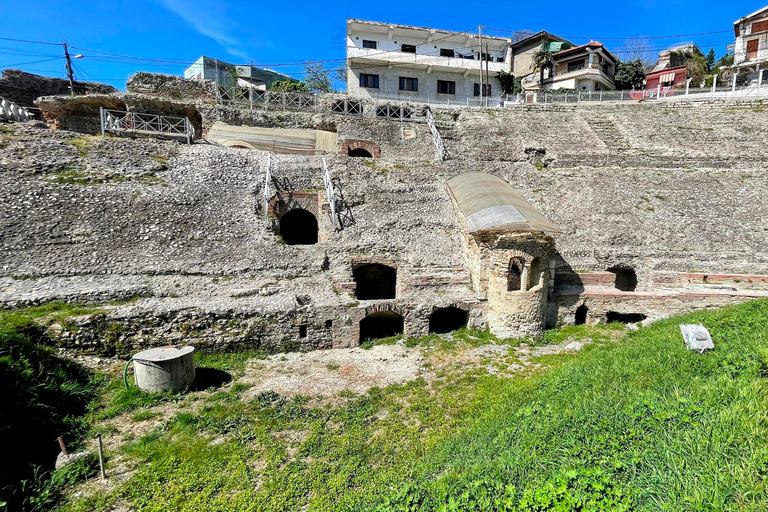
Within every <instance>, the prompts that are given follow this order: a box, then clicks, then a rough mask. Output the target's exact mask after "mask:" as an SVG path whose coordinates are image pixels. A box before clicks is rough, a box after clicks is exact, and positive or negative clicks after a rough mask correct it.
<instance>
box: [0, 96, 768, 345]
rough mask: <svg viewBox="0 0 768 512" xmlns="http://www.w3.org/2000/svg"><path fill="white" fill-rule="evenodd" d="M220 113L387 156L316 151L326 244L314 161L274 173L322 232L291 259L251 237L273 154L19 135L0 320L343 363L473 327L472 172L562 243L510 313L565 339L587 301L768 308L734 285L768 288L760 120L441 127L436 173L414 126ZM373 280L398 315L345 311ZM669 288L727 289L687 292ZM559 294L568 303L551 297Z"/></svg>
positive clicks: (99, 339)
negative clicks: (397, 332)
mask: <svg viewBox="0 0 768 512" xmlns="http://www.w3.org/2000/svg"><path fill="white" fill-rule="evenodd" d="M205 108H210V109H214V107H212V106H208V107H205ZM215 110H216V112H215V113H216V114H217V115H218V117H216V118H217V119H220V118H222V117H225V118H228V119H230V120H231V121H232V122H237V123H243V124H248V123H253V124H254V125H259V126H274V127H284V126H285V127H290V126H296V127H312V128H318V127H319V126H324V127H325V128H326V129H333V130H335V131H336V132H337V134H338V137H339V138H340V139H360V140H370V141H373V142H375V143H376V144H378V145H379V146H380V148H381V156H382V158H381V159H375V160H372V159H359V158H350V157H348V156H346V155H342V154H335V155H326V160H327V162H328V166H329V170H330V174H331V176H332V178H333V179H334V180H335V181H336V182H337V183H338V187H339V188H338V191H339V193H340V195H341V196H342V197H343V207H342V208H341V211H340V218H341V221H342V222H341V226H342V227H341V229H340V230H338V231H335V230H334V229H333V228H332V227H330V226H331V222H330V218H329V210H328V208H327V204H325V202H324V201H325V199H324V197H325V196H324V194H325V190H324V186H323V182H322V178H321V173H320V168H321V164H320V157H312V156H291V155H279V156H277V157H275V156H273V161H274V162H275V165H274V168H273V181H272V183H273V185H274V187H275V190H280V191H282V192H286V191H294V192H296V194H295V196H296V197H307V194H309V195H311V194H314V197H317V198H318V201H317V216H318V220H319V221H320V224H321V226H325V227H324V228H323V230H324V231H323V236H322V237H321V241H320V243H318V244H317V245H312V246H286V245H284V244H283V243H282V242H281V239H280V237H279V235H278V234H277V232H276V227H277V226H279V224H278V221H279V219H276V218H273V219H270V222H268V223H266V224H265V223H264V221H263V212H262V210H261V208H262V206H261V204H262V202H261V192H262V190H263V184H264V177H265V175H264V172H265V164H266V159H267V154H266V153H265V152H261V151H257V150H238V149H232V148H223V147H218V146H214V145H209V144H204V143H199V144H193V145H191V146H186V145H180V144H177V143H173V142H163V141H156V140H144V139H142V140H129V139H120V138H107V139H101V138H99V137H83V136H82V135H81V134H78V133H71V132H67V131H66V130H63V129H62V130H58V131H52V130H46V129H42V128H37V127H34V126H22V125H15V126H14V127H13V128H14V130H15V133H14V134H13V135H12V136H9V137H6V139H5V140H6V146H5V148H4V149H3V151H2V153H0V203H1V204H2V205H3V206H4V215H2V216H0V233H2V237H0V302H1V303H2V304H3V305H4V306H6V307H13V306H20V305H27V304H39V303H42V302H45V301H48V300H54V299H66V300H70V301H81V300H82V301H86V302H99V303H104V302H109V301H110V300H114V299H127V298H129V297H132V296H139V298H138V299H137V300H136V301H132V302H126V303H124V304H122V305H119V306H116V307H115V308H114V309H110V310H109V311H108V312H107V313H106V314H105V315H106V316H105V317H104V319H103V320H104V321H106V322H107V323H106V327H109V326H110V325H112V324H115V325H117V324H119V325H124V326H125V327H124V328H121V327H109V328H110V329H112V330H115V331H117V330H119V331H120V336H122V338H118V339H122V342H123V343H124V344H125V345H126V346H127V347H129V348H127V349H126V350H132V349H134V348H140V347H142V346H150V345H159V344H165V342H166V341H168V340H174V341H176V340H189V341H190V342H193V343H195V344H200V345H201V346H203V345H204V346H212V347H215V348H221V349H224V348H227V347H236V346H241V345H248V346H259V347H267V348H270V349H276V348H277V347H286V348H295V347H297V346H298V347H301V348H309V347H328V346H331V345H333V346H351V345H354V344H356V343H359V321H360V320H361V319H362V318H364V317H365V316H366V315H367V314H371V313H372V312H375V311H379V310H381V309H382V308H393V310H397V311H400V312H401V313H402V314H403V316H404V317H405V332H406V334H408V335H418V334H423V333H425V330H426V329H427V328H428V319H429V315H430V314H431V313H432V311H434V310H435V308H440V307H447V306H452V305H453V306H457V307H460V308H461V309H465V310H467V311H470V318H471V320H470V321H471V322H472V323H471V325H474V326H486V325H488V324H489V321H490V319H491V318H492V317H493V315H492V314H491V312H490V311H489V302H490V299H489V296H488V295H487V294H488V291H489V290H488V289H487V288H486V289H485V290H484V289H483V288H482V286H478V285H477V283H474V284H473V275H474V274H475V273H477V272H481V273H482V272H488V271H489V270H490V269H491V268H492V267H493V266H492V265H491V264H490V261H491V259H490V256H489V258H486V259H485V261H486V262H487V264H486V267H483V264H482V263H481V262H480V261H481V259H480V258H478V259H477V261H478V262H480V263H473V261H475V260H473V259H472V258H470V257H468V256H469V254H470V253H469V251H468V249H462V243H463V240H464V239H465V237H464V234H463V232H462V228H461V224H460V223H459V222H458V220H457V217H456V214H455V212H454V210H453V207H452V204H451V201H450V198H449V195H448V192H447V190H446V187H445V181H446V180H447V179H448V178H450V177H451V176H453V175H455V174H458V173H461V172H465V171H470V170H471V171H480V172H488V173H491V174H495V175H497V176H500V177H501V178H503V179H504V180H506V181H507V182H509V183H510V184H511V185H512V186H513V187H515V188H516V189H517V190H518V191H520V193H521V194H522V195H523V196H524V197H525V198H526V199H527V200H528V201H529V202H531V203H532V204H533V205H534V206H535V207H536V208H538V209H539V210H540V211H542V212H543V213H544V214H545V215H546V216H547V218H549V219H550V220H551V221H553V222H555V223H556V224H557V225H558V226H560V228H561V230H562V233H559V234H556V235H555V236H554V243H555V246H554V248H555V250H556V253H554V254H553V255H552V257H551V261H552V262H556V265H557V268H556V269H552V268H551V267H547V266H546V265H545V272H548V277H547V276H545V277H544V278H543V279H542V281H547V279H548V278H549V281H550V284H549V287H550V288H551V287H554V288H553V290H554V293H553V294H551V295H550V296H549V297H547V298H546V299H542V295H536V293H535V291H534V293H533V294H532V295H531V297H530V298H531V300H530V301H528V302H526V304H528V305H527V306H525V307H524V308H523V310H525V311H534V312H535V311H536V308H538V307H539V305H540V304H542V302H540V301H541V300H546V301H547V304H548V307H547V313H546V316H547V318H548V320H547V321H548V323H549V325H555V324H557V323H558V322H559V323H569V322H573V321H574V318H573V314H574V312H575V308H577V307H578V306H579V301H582V302H583V301H586V300H590V301H592V302H591V304H592V306H591V307H590V311H591V313H590V315H591V316H590V318H591V319H592V320H591V321H594V320H598V319H604V318H606V315H607V313H608V312H610V311H614V312H618V313H643V314H646V315H647V316H648V318H656V317H659V316H662V315H664V314H672V313H675V312H681V311H686V310H691V309H695V308H699V307H711V306H714V305H720V304H726V303H733V302H738V301H741V300H747V299H749V298H753V297H757V296H763V295H764V294H765V293H766V291H765V290H764V289H762V288H761V287H760V286H758V285H757V284H752V285H749V286H750V287H751V288H749V287H748V285H747V277H746V276H752V282H753V283H757V281H759V280H761V279H762V278H758V277H757V276H765V275H767V274H768V226H766V223H765V222H764V219H765V218H766V214H768V202H766V200H765V198H766V197H768V184H767V183H766V181H765V179H764V176H763V174H764V169H765V167H766V163H768V155H765V153H764V151H763V149H764V148H765V147H766V144H767V143H768V123H766V122H765V121H766V109H765V108H764V107H763V106H762V105H756V104H751V103H747V104H743V103H727V104H724V105H720V104H716V103H704V104H680V106H679V108H675V107H674V106H673V105H671V104H654V105H647V104H631V105H630V104H625V105H616V106H607V105H600V106H589V107H583V106H579V107H575V106H548V107H547V108H542V107H541V106H538V105H533V106H521V107H519V108H515V109H510V110H505V111H501V110H493V111H485V110H481V109H470V110H461V111H455V112H454V111H436V118H437V123H438V126H439V128H440V131H441V134H442V135H443V138H444V140H445V142H446V144H447V146H448V151H449V154H450V155H451V159H449V160H447V161H446V162H443V163H435V162H434V154H435V153H434V151H435V149H434V144H433V143H432V140H431V137H430V136H429V130H428V129H427V127H426V125H423V124H421V123H399V122H391V121H384V120H378V119H370V118H361V117H354V116H341V115H333V114H323V113H292V112H270V111H267V112H263V111H261V112H248V111H235V110H234V109H232V110H228V109H221V108H215ZM206 112H208V111H206ZM206 112H203V114H202V115H203V118H204V119H208V116H207V114H206ZM465 245H466V244H465ZM364 262H388V264H391V265H393V266H395V267H396V268H397V275H398V295H397V298H396V299H392V300H386V301H373V302H370V301H360V300H358V299H356V297H355V296H354V290H355V282H354V279H353V270H352V269H353V268H354V266H355V265H359V264H361V263H364ZM501 263H502V261H501V260H500V261H499V262H498V265H496V267H497V268H498V269H500V268H501ZM507 263H508V262H506V263H505V265H506V264H507ZM614 266H624V267H632V268H634V269H635V271H636V272H637V275H638V279H639V284H638V289H637V291H636V292H619V291H618V290H616V289H615V288H614V286H613V282H611V281H610V279H607V278H606V277H604V276H605V274H601V273H604V272H605V271H606V270H607V269H608V268H611V267H614ZM484 268H485V269H484ZM555 271H556V273H555ZM680 273H685V274H704V275H710V274H711V275H730V276H732V277H729V278H727V279H726V282H723V283H704V281H703V278H702V279H701V282H698V281H697V279H694V278H688V279H689V281H688V282H684V281H683V280H682V279H681V278H680ZM581 275H584V276H585V279H586V282H585V281H584V280H581V278H579V276H581ZM587 275H590V277H588V278H587V277H586V276H587ZM592 275H594V276H595V277H594V278H593V277H592ZM599 276H603V277H599ZM739 276H744V279H742V278H741V277H739ZM608 277H610V276H608ZM737 280H738V281H737ZM694 281H695V282H694ZM579 282H581V288H579V286H578V285H579ZM569 283H570V284H571V285H573V283H576V287H575V289H570V290H566V289H564V288H567V286H568V284H569ZM742 283H744V284H742ZM713 285H717V286H728V287H729V289H727V290H725V289H713V288H707V287H709V286H713ZM543 287H544V286H543V285H542V289H543ZM594 287H597V288H601V289H602V292H600V290H596V289H594ZM486 299H488V300H486ZM521 311H522V310H521ZM536 314H537V315H539V313H536ZM540 316H543V314H542V315H540ZM176 318H179V319H183V320H175V319H176ZM270 319H276V321H274V322H273V321H272V320H270ZM230 320H232V322H231V324H230V323H229V321H230ZM327 321H331V326H330V328H328V327H326V322H327ZM515 321H517V320H515ZM520 323H521V325H522V323H524V322H523V321H522V320H521V321H520ZM255 324H258V325H264V326H265V327H264V330H263V331H260V332H261V334H259V335H253V334H246V333H248V332H250V331H248V326H250V325H255ZM182 325H185V327H182ZM301 325H307V329H306V332H307V336H306V337H304V338H302V337H301V336H300V332H301V329H300V326H301ZM526 325H529V324H526ZM530 325H531V326H532V325H533V324H530ZM104 329H105V328H104V327H100V326H99V325H98V322H96V325H95V326H90V324H87V323H85V322H84V324H83V325H82V326H80V327H79V328H78V330H77V335H73V336H75V338H76V337H77V336H81V337H82V339H81V343H86V344H87V343H94V342H95V343H96V345H93V346H95V347H100V346H102V347H107V345H108V343H107V341H108V340H110V339H112V338H109V336H108V335H107V334H105V331H104ZM121 329H122V330H121ZM228 329H229V330H228ZM65 330H66V329H65ZM522 330H523V331H524V332H526V331H527V332H531V333H535V329H534V328H533V327H530V328H529V327H527V326H526V327H525V328H524V329H522ZM88 332H92V333H94V335H93V336H94V337H92V338H90V340H91V341H90V342H89V341H87V339H86V338H87V336H88ZM110 332H111V331H110ZM110 336H111V335H110ZM75 338H67V339H64V338H61V340H62V341H61V342H62V343H65V344H66V343H70V341H68V340H72V339H75ZM99 344H101V345H99Z"/></svg>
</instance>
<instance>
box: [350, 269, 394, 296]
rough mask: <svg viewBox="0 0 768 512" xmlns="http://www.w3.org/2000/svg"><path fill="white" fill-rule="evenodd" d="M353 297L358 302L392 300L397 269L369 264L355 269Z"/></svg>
mask: <svg viewBox="0 0 768 512" xmlns="http://www.w3.org/2000/svg"><path fill="white" fill-rule="evenodd" d="M352 275H353V277H354V278H355V284H356V285H357V286H356V287H355V297H357V298H358V299H360V300H377V299H394V298H395V295H396V293H397V269H396V268H392V267H388V266H386V265H380V264H378V263H371V264H369V265H362V266H360V267H357V268H356V269H355V270H354V271H353V273H352Z"/></svg>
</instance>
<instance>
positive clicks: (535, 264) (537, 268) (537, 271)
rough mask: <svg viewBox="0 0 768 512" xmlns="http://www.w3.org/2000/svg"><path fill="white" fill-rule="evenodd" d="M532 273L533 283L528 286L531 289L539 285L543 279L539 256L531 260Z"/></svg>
mask: <svg viewBox="0 0 768 512" xmlns="http://www.w3.org/2000/svg"><path fill="white" fill-rule="evenodd" d="M530 274H531V285H530V286H529V287H528V289H529V290H530V289H531V288H533V287H535V286H539V282H540V281H541V264H540V262H539V258H534V259H533V261H532V262H531V270H530Z"/></svg>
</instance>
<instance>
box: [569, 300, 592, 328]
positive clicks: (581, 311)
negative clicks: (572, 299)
mask: <svg viewBox="0 0 768 512" xmlns="http://www.w3.org/2000/svg"><path fill="white" fill-rule="evenodd" d="M588 314H589V308H588V307H587V306H586V304H582V305H581V306H579V307H578V308H576V317H575V319H574V322H573V323H575V324H576V325H584V324H585V323H587V315H588Z"/></svg>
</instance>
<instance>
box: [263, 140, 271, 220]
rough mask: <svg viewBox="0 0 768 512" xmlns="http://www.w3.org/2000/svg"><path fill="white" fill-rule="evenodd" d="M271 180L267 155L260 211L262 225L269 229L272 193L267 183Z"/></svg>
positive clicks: (269, 158)
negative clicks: (262, 216) (262, 220)
mask: <svg viewBox="0 0 768 512" xmlns="http://www.w3.org/2000/svg"><path fill="white" fill-rule="evenodd" d="M271 180H272V155H271V154H269V155H267V169H266V171H265V172H264V190H262V194H261V198H262V210H264V225H265V226H266V227H267V228H269V202H270V201H271V200H272V191H271V190H270V188H269V183H270V181H271Z"/></svg>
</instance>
